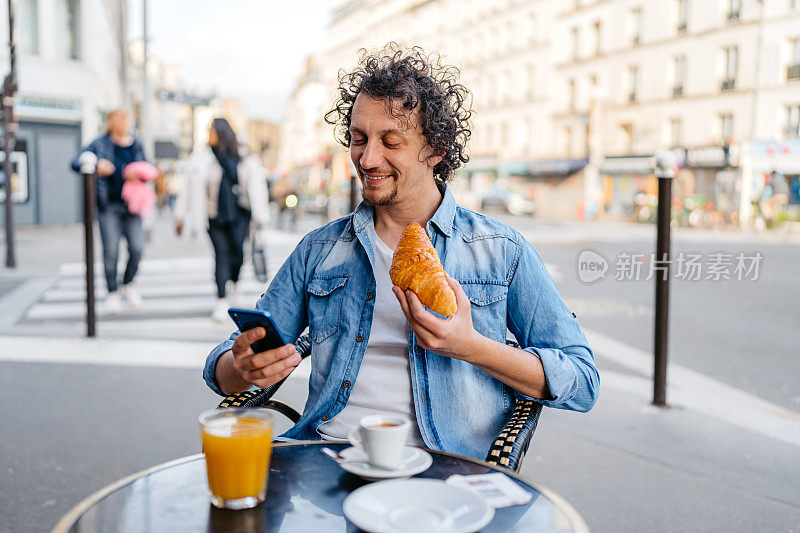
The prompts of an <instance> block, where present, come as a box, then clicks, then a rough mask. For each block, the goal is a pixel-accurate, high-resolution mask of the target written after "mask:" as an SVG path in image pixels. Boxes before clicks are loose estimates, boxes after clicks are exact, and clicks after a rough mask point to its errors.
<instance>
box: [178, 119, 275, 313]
mask: <svg viewBox="0 0 800 533" xmlns="http://www.w3.org/2000/svg"><path fill="white" fill-rule="evenodd" d="M198 212H199V213H202V214H205V216H206V218H207V220H208V235H209V237H210V238H211V243H212V245H213V246H214V261H215V266H214V280H215V282H216V285H217V303H216V305H215V306H214V311H213V313H212V318H214V319H215V320H217V321H219V322H222V321H224V320H225V319H226V317H227V311H228V307H229V306H230V305H231V303H233V302H235V301H236V299H237V293H238V290H237V283H238V281H239V273H240V271H241V268H242V264H243V263H244V241H245V239H246V238H247V235H248V233H249V231H250V225H251V220H252V224H253V226H254V227H255V228H256V229H259V228H261V227H263V226H264V224H265V223H266V222H267V220H268V218H269V211H268V210H267V190H266V180H265V177H264V173H263V170H262V168H261V162H260V160H259V159H258V157H257V156H255V155H253V154H251V153H249V152H248V151H247V149H246V148H245V147H244V145H241V144H239V142H238V141H237V140H236V134H235V133H234V131H233V129H232V128H231V125H230V124H229V123H228V121H227V120H225V119H224V118H215V119H214V120H213V121H212V124H211V128H210V129H209V132H208V146H205V147H203V148H201V149H199V150H195V151H194V152H192V155H191V156H190V157H189V163H188V172H187V179H186V183H185V184H184V187H183V190H182V191H181V193H180V194H179V195H178V198H177V201H176V203H175V231H176V232H177V233H180V232H181V231H182V230H183V225H184V221H185V220H186V218H187V217H189V218H196V217H197V214H198ZM229 298H230V299H229Z"/></svg>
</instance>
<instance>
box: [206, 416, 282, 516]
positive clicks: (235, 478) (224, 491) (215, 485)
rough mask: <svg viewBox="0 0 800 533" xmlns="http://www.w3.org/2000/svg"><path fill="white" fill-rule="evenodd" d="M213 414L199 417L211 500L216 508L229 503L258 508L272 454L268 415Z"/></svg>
mask: <svg viewBox="0 0 800 533" xmlns="http://www.w3.org/2000/svg"><path fill="white" fill-rule="evenodd" d="M215 414H216V415H217V416H216V417H215V416H214V415H210V416H208V417H206V418H205V419H203V417H201V431H202V437H203V452H204V453H205V455H206V470H207V472H208V488H209V489H210V490H211V494H212V496H213V498H212V501H213V502H214V504H215V505H217V506H218V507H231V505H228V503H231V502H233V506H234V507H237V508H238V507H252V506H254V505H257V504H258V503H259V502H261V501H263V500H264V496H265V492H266V482H267V474H268V473H269V461H270V456H271V453H272V424H271V420H270V419H269V415H266V416H262V415H261V413H258V412H256V413H255V415H253V414H252V413H247V412H241V413H240V414H238V415H236V414H234V413H233V412H232V413H224V414H218V413H215ZM245 499H246V500H247V502H244V500H245ZM239 500H242V502H239V503H236V502H237V501H239Z"/></svg>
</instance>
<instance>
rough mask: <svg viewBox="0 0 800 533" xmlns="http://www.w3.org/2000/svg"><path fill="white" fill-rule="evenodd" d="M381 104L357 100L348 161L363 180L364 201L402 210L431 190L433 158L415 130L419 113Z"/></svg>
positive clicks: (364, 97)
mask: <svg viewBox="0 0 800 533" xmlns="http://www.w3.org/2000/svg"><path fill="white" fill-rule="evenodd" d="M393 108H394V109H393V110H394V114H395V115H396V116H392V109H390V108H389V106H388V104H387V102H386V100H385V99H383V98H381V99H378V98H373V97H371V96H369V95H366V94H359V95H358V96H357V97H356V101H355V102H354V103H353V112H352V114H351V118H350V159H352V160H353V165H354V166H355V167H356V170H357V171H358V176H359V178H361V185H362V186H363V189H362V196H363V198H364V201H365V202H367V203H368V204H372V205H392V204H401V203H405V202H409V201H412V202H413V201H414V200H415V199H419V197H420V195H421V194H424V193H425V191H427V190H429V187H430V183H429V182H430V181H431V180H433V166H434V165H435V164H436V163H438V162H439V161H441V157H429V156H430V155H431V153H432V150H431V148H430V146H428V143H427V141H426V140H425V137H424V136H423V135H422V130H421V128H420V127H419V125H418V121H417V113H416V112H413V113H410V112H408V111H407V110H405V109H404V108H403V107H402V106H401V105H400V104H397V105H395V106H393Z"/></svg>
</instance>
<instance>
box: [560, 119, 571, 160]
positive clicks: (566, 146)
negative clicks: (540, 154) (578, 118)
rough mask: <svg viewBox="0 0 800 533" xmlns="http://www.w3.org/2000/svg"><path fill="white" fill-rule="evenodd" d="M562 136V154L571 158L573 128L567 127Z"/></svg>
mask: <svg viewBox="0 0 800 533" xmlns="http://www.w3.org/2000/svg"><path fill="white" fill-rule="evenodd" d="M562 135H563V144H562V148H561V153H562V154H563V155H564V156H565V157H569V155H570V153H571V150H572V128H570V127H569V126H566V127H565V128H564V133H563V134H562Z"/></svg>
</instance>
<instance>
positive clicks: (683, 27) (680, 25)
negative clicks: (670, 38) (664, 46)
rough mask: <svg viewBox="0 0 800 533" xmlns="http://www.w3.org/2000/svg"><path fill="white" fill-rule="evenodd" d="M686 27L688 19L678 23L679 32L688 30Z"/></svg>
mask: <svg viewBox="0 0 800 533" xmlns="http://www.w3.org/2000/svg"><path fill="white" fill-rule="evenodd" d="M686 27H687V25H686V21H685V20H684V21H682V22H679V23H678V33H684V32H686Z"/></svg>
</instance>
